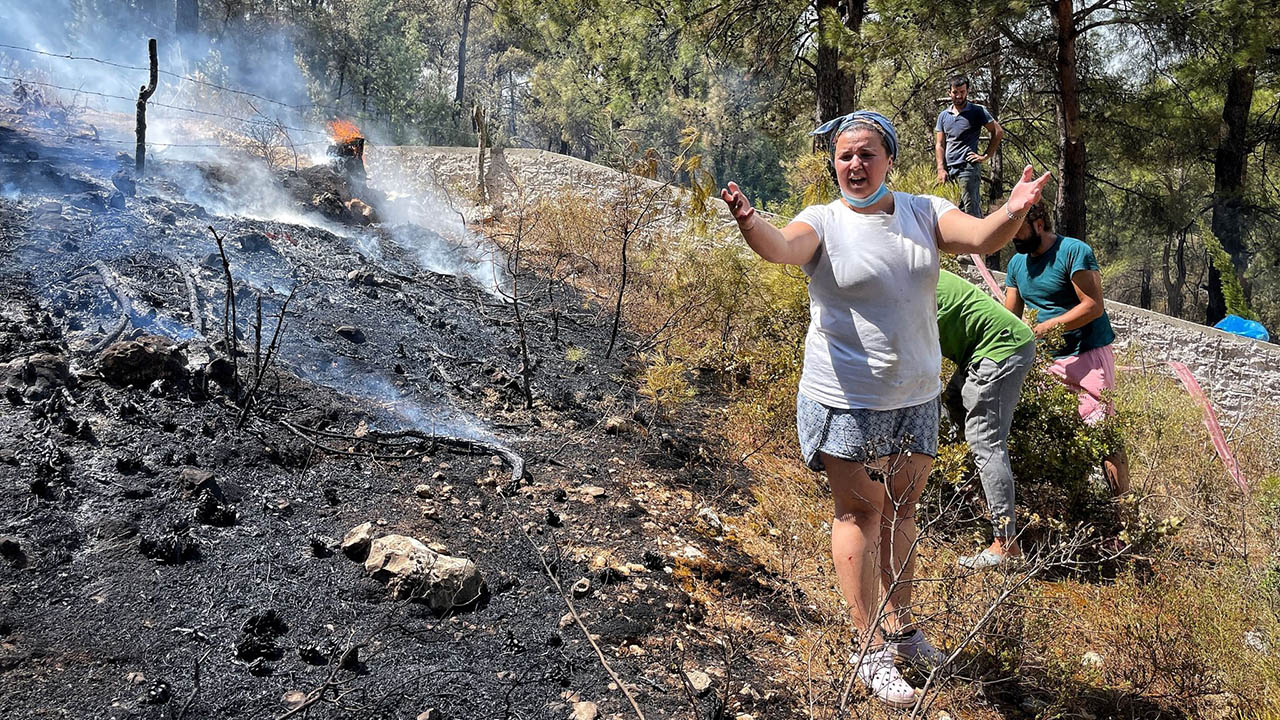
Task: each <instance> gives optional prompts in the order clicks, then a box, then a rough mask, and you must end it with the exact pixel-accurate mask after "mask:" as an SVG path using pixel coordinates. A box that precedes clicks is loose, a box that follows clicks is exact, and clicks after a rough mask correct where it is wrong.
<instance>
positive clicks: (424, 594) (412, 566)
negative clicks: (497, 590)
mask: <svg viewBox="0 0 1280 720" xmlns="http://www.w3.org/2000/svg"><path fill="white" fill-rule="evenodd" d="M364 569H365V571H366V572H368V573H369V574H370V575H372V576H373V578H374V579H375V580H378V581H379V582H382V583H385V584H386V585H387V586H388V587H389V588H390V589H391V591H392V594H393V595H394V596H395V597H397V598H409V599H412V600H417V601H420V602H424V603H426V604H427V606H428V607H430V608H431V610H432V611H433V612H435V613H437V614H443V613H444V612H446V611H448V610H451V609H453V608H457V607H460V606H465V605H469V604H471V603H472V602H474V601H476V600H478V599H480V596H481V594H482V592H483V591H484V587H485V584H484V579H483V578H482V577H481V576H480V571H479V570H478V569H477V568H476V566H475V563H473V562H471V561H470V560H467V559H465V558H457V557H452V556H449V555H444V554H441V553H437V552H435V551H434V550H432V549H431V548H429V547H427V546H426V545H424V544H423V543H422V542H420V541H418V540H416V539H414V538H411V537H406V536H404V535H386V536H384V537H380V538H378V539H377V540H374V541H373V542H372V543H370V544H369V558H368V559H367V560H365V563H364Z"/></svg>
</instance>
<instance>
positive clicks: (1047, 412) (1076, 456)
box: [925, 344, 1125, 542]
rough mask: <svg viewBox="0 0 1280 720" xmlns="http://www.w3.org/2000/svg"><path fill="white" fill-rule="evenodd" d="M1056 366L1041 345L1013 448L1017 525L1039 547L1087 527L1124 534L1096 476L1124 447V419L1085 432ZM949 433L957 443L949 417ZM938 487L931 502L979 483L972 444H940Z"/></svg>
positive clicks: (1071, 394)
mask: <svg viewBox="0 0 1280 720" xmlns="http://www.w3.org/2000/svg"><path fill="white" fill-rule="evenodd" d="M1052 361H1053V358H1052V357H1051V356H1050V355H1049V354H1048V353H1047V352H1046V350H1045V346H1044V345H1043V344H1042V345H1041V346H1040V348H1039V349H1038V350H1037V353H1036V360H1035V364H1034V365H1033V367H1032V368H1031V371H1030V372H1029V373H1028V374H1027V378H1026V380H1025V381H1024V382H1023V386H1022V395H1021V397H1020V398H1019V400H1018V405H1017V408H1016V409H1015V410H1014V418H1013V427H1012V430H1011V432H1010V434H1009V441H1008V445H1009V455H1010V460H1011V463H1012V467H1013V476H1014V479H1015V483H1016V485H1017V493H1016V495H1015V497H1016V503H1017V506H1016V511H1017V514H1018V522H1019V526H1020V527H1022V528H1023V531H1022V532H1023V533H1024V538H1025V539H1026V540H1030V541H1032V542H1035V541H1037V540H1043V539H1046V538H1047V536H1048V535H1051V534H1052V533H1054V532H1065V531H1067V530H1068V529H1071V528H1075V527H1078V526H1083V525H1088V526H1092V527H1094V528H1095V529H1097V530H1099V531H1102V532H1112V531H1115V530H1116V529H1117V528H1116V527H1114V524H1113V523H1114V517H1115V514H1114V512H1112V511H1111V510H1110V508H1109V504H1110V499H1109V497H1108V495H1107V492H1106V489H1105V487H1104V485H1103V484H1101V483H1098V482H1096V481H1095V479H1096V478H1095V479H1091V477H1090V476H1091V475H1093V474H1094V473H1096V472H1097V471H1099V470H1100V468H1101V465H1102V458H1104V457H1106V456H1107V455H1109V454H1111V453H1112V452H1114V451H1115V450H1116V449H1117V448H1119V447H1121V444H1122V437H1123V433H1124V428H1125V419H1124V418H1123V417H1120V418H1110V419H1108V420H1105V421H1103V422H1101V423H1099V424H1097V425H1095V426H1092V427H1091V426H1089V425H1086V424H1085V423H1084V421H1083V420H1081V419H1080V414H1079V412H1078V411H1077V406H1078V400H1077V398H1076V394H1075V392H1074V391H1072V390H1070V389H1069V388H1067V387H1066V386H1065V385H1064V384H1062V383H1061V382H1060V381H1059V380H1058V379H1057V378H1056V377H1054V376H1053V375H1051V374H1049V373H1048V372H1047V370H1046V368H1047V367H1048V365H1049V364H1051V363H1052ZM944 426H945V427H944V430H943V432H942V433H941V437H943V438H946V437H958V435H959V430H958V429H956V428H953V427H952V426H951V423H950V422H949V419H948V418H947V417H946V416H945V415H944ZM932 480H934V481H936V482H931V483H930V485H929V487H928V488H926V490H925V493H926V497H927V498H928V497H930V493H937V492H949V490H947V489H946V488H947V486H951V487H954V486H957V485H960V484H961V483H963V482H968V481H973V482H975V483H976V482H978V480H977V475H976V468H975V467H974V465H973V461H972V455H971V454H970V453H969V452H968V445H967V444H965V443H964V442H962V441H957V442H953V443H946V442H941V443H940V444H939V452H938V459H937V461H936V462H935V464H934V469H933V474H932ZM926 504H928V503H926Z"/></svg>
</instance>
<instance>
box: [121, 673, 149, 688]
mask: <svg viewBox="0 0 1280 720" xmlns="http://www.w3.org/2000/svg"><path fill="white" fill-rule="evenodd" d="M124 679H125V682H127V683H129V684H130V685H141V684H142V683H144V682H146V681H147V676H146V675H143V674H142V673H140V672H137V671H134V672H131V673H129V674H128V675H125V676H124Z"/></svg>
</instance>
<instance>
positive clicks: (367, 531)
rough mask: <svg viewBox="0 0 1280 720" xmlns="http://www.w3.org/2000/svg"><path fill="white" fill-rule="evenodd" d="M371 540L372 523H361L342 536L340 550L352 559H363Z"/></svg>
mask: <svg viewBox="0 0 1280 720" xmlns="http://www.w3.org/2000/svg"><path fill="white" fill-rule="evenodd" d="M372 541H373V523H361V524H359V525H357V526H355V527H353V528H351V529H350V530H348V531H347V534H346V535H345V536H344V537H343V538H342V552H343V554H345V555H346V556H347V557H349V558H351V559H352V560H363V559H364V558H365V556H366V555H367V554H368V553H369V544H370V543H371V542H372Z"/></svg>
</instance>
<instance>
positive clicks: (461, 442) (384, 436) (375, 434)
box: [279, 420, 526, 486]
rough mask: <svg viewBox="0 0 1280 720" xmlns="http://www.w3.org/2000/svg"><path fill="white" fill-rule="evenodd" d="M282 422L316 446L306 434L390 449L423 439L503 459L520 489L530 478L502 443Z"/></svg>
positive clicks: (418, 432)
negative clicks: (357, 432) (344, 430)
mask: <svg viewBox="0 0 1280 720" xmlns="http://www.w3.org/2000/svg"><path fill="white" fill-rule="evenodd" d="M279 422H280V424H281V425H283V426H284V427H286V428H288V429H289V430H291V431H293V433H294V434H295V435H299V436H300V437H303V438H304V439H307V440H308V441H309V442H313V443H314V442H315V441H314V440H313V439H312V438H310V437H307V435H306V434H307V433H310V434H311V435H319V436H322V437H328V438H334V439H340V440H348V441H350V442H354V443H371V444H375V445H377V444H380V445H383V446H384V447H386V446H391V447H405V445H406V443H400V444H392V443H388V442H387V441H388V440H396V439H400V438H410V439H414V440H419V441H422V442H427V443H431V447H432V448H434V447H435V446H437V445H444V446H445V447H448V448H451V449H454V450H461V451H463V452H466V453H468V454H470V455H498V456H500V457H502V458H503V459H505V460H506V461H507V463H508V464H509V465H510V466H511V482H512V484H513V485H514V486H518V485H519V484H520V481H521V480H523V479H524V477H525V475H526V471H525V461H524V458H523V457H521V456H520V455H518V454H516V452H515V451H514V450H512V449H511V448H508V447H507V446H505V445H501V444H498V443H490V442H486V441H483V440H476V439H474V438H464V437H457V436H454V435H441V434H436V433H428V432H424V431H422V430H397V431H394V432H382V431H377V430H371V431H369V434H368V435H366V436H365V437H355V436H354V435H346V434H343V433H335V432H331V431H329V430H321V429H320V428H313V427H308V426H306V425H298V424H296V423H291V422H289V421H288V420H280V421H279ZM315 444H316V446H317V447H320V449H322V450H326V451H330V452H336V453H339V454H345V455H356V456H360V457H374V458H378V459H389V460H400V459H404V458H406V457H416V456H410V455H386V456H377V455H374V454H372V453H357V452H352V451H344V450H337V449H334V448H329V447H326V446H323V445H320V444H319V443H315ZM413 444H414V443H408V445H413ZM430 451H431V450H430V449H428V450H426V451H423V452H422V453H419V454H420V455H426V454H429V453H430Z"/></svg>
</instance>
